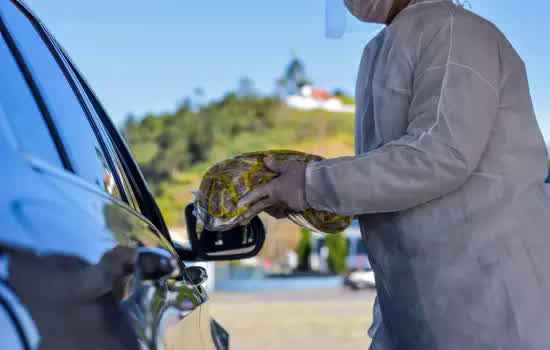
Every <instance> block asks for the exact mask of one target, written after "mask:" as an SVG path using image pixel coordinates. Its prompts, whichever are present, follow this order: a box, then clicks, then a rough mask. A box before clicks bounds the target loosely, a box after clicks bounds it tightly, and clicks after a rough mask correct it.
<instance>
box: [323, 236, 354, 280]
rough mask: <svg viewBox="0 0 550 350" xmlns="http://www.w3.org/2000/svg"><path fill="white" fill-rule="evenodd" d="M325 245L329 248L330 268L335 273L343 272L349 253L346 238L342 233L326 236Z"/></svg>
mask: <svg viewBox="0 0 550 350" xmlns="http://www.w3.org/2000/svg"><path fill="white" fill-rule="evenodd" d="M325 245H326V246H327V247H328V259H327V260H328V261H327V262H328V266H329V268H330V270H331V271H332V272H334V273H341V272H343V271H344V270H345V269H346V267H347V265H346V256H347V253H348V247H347V241H346V237H344V235H343V234H342V233H335V234H330V235H326V237H325Z"/></svg>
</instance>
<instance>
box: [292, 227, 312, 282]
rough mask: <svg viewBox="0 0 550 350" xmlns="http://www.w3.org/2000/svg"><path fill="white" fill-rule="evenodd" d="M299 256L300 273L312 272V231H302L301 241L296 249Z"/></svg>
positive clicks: (303, 229)
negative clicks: (310, 259) (310, 258)
mask: <svg viewBox="0 0 550 350" xmlns="http://www.w3.org/2000/svg"><path fill="white" fill-rule="evenodd" d="M296 254H297V255H298V271H310V270H311V266H310V264H309V256H310V255H311V231H310V230H308V229H307V228H302V229H301V230H300V240H299V241H298V246H297V247H296Z"/></svg>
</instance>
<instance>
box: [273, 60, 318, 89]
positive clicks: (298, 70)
mask: <svg viewBox="0 0 550 350" xmlns="http://www.w3.org/2000/svg"><path fill="white" fill-rule="evenodd" d="M310 84H311V80H310V79H309V78H308V76H307V74H306V66H305V64H304V62H303V61H302V60H301V59H299V58H298V57H296V56H294V57H293V58H292V60H290V63H289V64H288V65H287V67H286V69H285V71H284V73H283V76H282V77H281V78H279V80H277V85H278V86H279V89H281V92H282V93H284V94H287V95H292V94H295V93H296V92H297V91H298V90H300V89H301V88H302V87H304V86H305V85H310Z"/></svg>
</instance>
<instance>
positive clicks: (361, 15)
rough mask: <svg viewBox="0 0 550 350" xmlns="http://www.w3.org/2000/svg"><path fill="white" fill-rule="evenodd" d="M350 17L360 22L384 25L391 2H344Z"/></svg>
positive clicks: (364, 0)
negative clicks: (352, 16)
mask: <svg viewBox="0 0 550 350" xmlns="http://www.w3.org/2000/svg"><path fill="white" fill-rule="evenodd" d="M344 3H345V4H346V7H347V8H348V10H349V12H351V14H352V15H354V16H355V17H357V19H359V20H360V21H362V22H371V23H385V22H386V20H387V19H388V16H389V15H390V11H391V8H392V5H393V0H344Z"/></svg>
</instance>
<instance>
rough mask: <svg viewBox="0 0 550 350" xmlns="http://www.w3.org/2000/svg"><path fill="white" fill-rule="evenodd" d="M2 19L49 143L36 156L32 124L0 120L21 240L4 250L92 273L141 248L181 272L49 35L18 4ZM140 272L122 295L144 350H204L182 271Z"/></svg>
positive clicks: (0, 6)
mask: <svg viewBox="0 0 550 350" xmlns="http://www.w3.org/2000/svg"><path fill="white" fill-rule="evenodd" d="M0 18H1V23H0V29H1V32H2V37H3V38H4V39H5V41H6V47H8V48H9V50H10V51H11V53H12V55H13V60H14V61H15V62H16V64H17V66H18V67H19V70H20V73H21V75H22V76H24V79H22V80H24V81H25V82H26V83H27V84H28V90H29V92H28V96H31V97H32V98H33V99H34V100H33V101H32V103H33V104H35V105H36V106H35V109H36V110H35V112H36V113H35V114H38V113H39V114H41V117H42V118H43V119H42V121H41V123H42V124H43V125H42V128H41V130H45V131H44V132H47V133H48V136H49V137H50V138H51V140H49V141H50V142H47V145H48V147H46V146H41V147H36V144H38V143H39V140H38V139H33V138H31V136H32V135H31V134H30V133H29V130H27V129H33V128H32V126H34V125H35V124H31V127H27V128H26V129H25V128H23V127H22V126H24V125H25V123H24V122H23V121H19V120H18V117H19V116H20V114H14V113H5V115H1V116H0V117H2V118H0V119H3V120H4V121H5V122H6V124H9V125H4V126H5V128H3V129H2V130H1V131H3V132H4V133H6V134H9V135H10V136H11V137H12V139H13V140H12V142H11V144H10V145H6V148H8V147H10V148H11V150H13V151H14V152H6V153H5V154H6V157H5V158H7V159H5V160H7V161H8V162H9V163H8V164H10V165H11V167H10V169H9V170H8V171H6V172H5V173H4V174H3V180H4V182H3V183H2V185H3V186H2V192H3V193H2V194H3V196H2V199H3V201H4V202H6V205H11V206H10V208H12V209H13V208H15V209H14V210H10V211H9V212H7V213H6V214H5V215H3V218H4V217H5V218H6V220H5V221H6V222H11V221H13V224H12V226H13V229H14V230H18V231H19V232H20V235H17V236H14V235H12V236H9V237H8V236H6V237H5V240H9V239H14V240H15V241H14V244H17V245H18V246H23V247H26V248H30V249H33V250H34V251H36V252H39V253H40V254H63V255H65V256H71V257H76V258H78V259H81V260H82V261H85V262H86V263H88V264H92V265H93V264H97V263H98V262H99V261H100V260H101V258H102V257H103V256H104V255H105V254H106V253H107V252H109V251H110V250H112V249H113V248H114V247H117V246H133V247H142V248H140V252H143V256H145V255H146V254H149V255H153V256H156V257H158V258H159V259H160V260H159V261H163V260H162V259H168V260H176V261H178V263H180V261H179V258H178V256H177V253H176V251H175V249H174V248H173V245H172V243H171V242H170V238H169V236H167V230H166V229H165V227H164V223H163V221H162V216H161V215H160V213H159V212H158V208H157V207H156V204H155V203H154V201H153V200H152V197H151V196H150V194H149V193H148V191H147V189H146V188H142V189H141V192H140V193H136V192H135V191H134V190H135V188H133V187H132V185H133V184H132V183H131V180H130V179H128V178H127V177H125V176H123V170H124V169H123V168H122V167H123V164H121V161H120V159H119V158H118V157H117V154H116V152H114V146H113V145H112V144H111V142H110V140H109V139H108V138H106V137H105V135H106V132H105V130H104V129H103V127H102V125H101V124H100V123H98V122H97V116H96V115H95V113H94V111H93V108H92V107H91V106H92V104H91V102H90V101H89V100H88V99H87V97H86V96H85V95H84V94H82V86H80V84H79V82H78V80H77V79H75V72H74V71H72V70H71V68H70V66H69V65H68V64H67V62H66V60H65V58H64V57H63V56H62V55H61V54H60V51H59V48H58V47H57V46H56V44H55V43H54V42H53V41H52V40H50V36H49V34H48V33H47V32H46V31H45V29H44V28H43V26H42V25H41V24H40V23H39V22H38V21H37V20H36V18H35V17H34V16H33V15H32V14H31V13H30V12H29V11H28V9H27V8H26V7H25V6H24V5H23V4H22V3H21V2H19V1H10V0H0ZM15 97H16V98H19V96H15ZM27 105H28V104H27ZM19 107H20V109H21V108H23V107H25V106H19ZM27 124H28V123H27ZM16 126H19V127H20V128H19V129H18V128H17V127H16ZM40 136H41V137H43V136H44V135H40ZM0 146H3V145H0ZM48 150H49V151H51V150H55V154H53V153H54V152H49V151H48ZM12 185H13V186H12ZM14 205H15V206H14ZM2 214H4V213H2ZM10 220H11V221H10ZM159 227H160V230H159ZM161 231H162V232H161ZM14 237H16V238H14ZM140 267H141V265H140V264H138V271H137V272H136V274H134V276H132V278H130V279H128V280H126V281H121V289H120V291H119V293H118V295H119V296H120V299H121V301H122V305H123V307H124V310H126V311H127V312H128V313H129V314H130V315H131V316H132V317H133V320H134V322H135V326H136V330H137V335H138V338H139V341H140V344H141V346H142V348H144V349H163V348H174V347H177V348H182V349H186V348H188V349H200V348H203V347H204V342H203V340H202V337H201V335H200V305H201V304H203V303H204V302H205V301H206V295H205V294H204V292H203V291H202V289H201V288H200V287H197V286H195V285H193V284H192V283H191V282H189V281H190V279H189V278H188V276H187V275H186V272H185V266H184V265H183V263H181V264H180V265H179V268H180V270H181V273H180V274H179V275H178V276H175V275H156V276H155V274H146V273H145V272H144V271H140V270H139V268H140ZM151 276H153V277H151ZM68 287H69V288H70V287H71V286H68ZM31 311H32V310H31ZM38 326H39V327H40V324H39V325H38ZM89 336H90V341H93V337H94V335H93V334H90V335H89Z"/></svg>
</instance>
